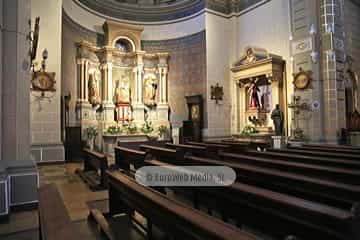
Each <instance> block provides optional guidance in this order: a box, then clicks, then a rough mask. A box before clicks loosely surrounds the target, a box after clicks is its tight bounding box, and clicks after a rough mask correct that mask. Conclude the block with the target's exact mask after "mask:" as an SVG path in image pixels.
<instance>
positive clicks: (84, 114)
mask: <svg viewBox="0 0 360 240" xmlns="http://www.w3.org/2000/svg"><path fill="white" fill-rule="evenodd" d="M88 64H89V63H88V61H87V60H86V59H84V58H79V59H77V71H78V72H77V77H78V80H77V83H78V86H77V87H78V96H77V101H76V121H77V124H79V125H81V126H82V127H85V126H84V124H83V123H84V122H87V121H90V119H91V104H90V103H89V100H88V97H87V92H88V86H87V82H88V80H87V78H88Z"/></svg>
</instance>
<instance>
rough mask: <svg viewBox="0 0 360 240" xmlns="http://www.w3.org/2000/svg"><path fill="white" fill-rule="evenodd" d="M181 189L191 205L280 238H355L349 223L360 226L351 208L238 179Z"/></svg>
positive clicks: (152, 164) (152, 161) (159, 164)
mask: <svg viewBox="0 0 360 240" xmlns="http://www.w3.org/2000/svg"><path fill="white" fill-rule="evenodd" d="M186 158H197V157H186ZM146 162H147V164H149V165H151V166H158V167H162V166H169V165H170V164H167V163H164V162H160V161H158V160H150V161H146ZM178 188H179V187H178ZM178 188H177V189H178ZM183 191H187V192H190V193H187V194H186V196H188V197H189V196H190V197H191V201H192V202H193V204H194V207H197V208H199V206H200V205H202V206H206V207H209V208H211V209H213V210H216V211H217V212H219V213H221V215H222V219H223V220H224V221H227V220H228V219H229V218H231V219H235V220H236V221H237V224H238V225H241V224H247V225H250V226H252V227H256V228H257V229H260V230H262V231H263V232H265V233H267V234H271V235H274V236H276V237H279V238H283V237H284V236H288V235H295V236H299V237H304V239H358V236H357V235H356V233H354V232H356V231H357V229H356V227H354V228H352V227H353V225H352V224H355V225H356V226H359V220H358V219H356V220H355V219H353V216H352V215H351V213H350V211H344V210H341V209H337V208H334V207H331V206H327V205H323V204H320V203H316V202H312V201H308V200H304V199H301V198H297V197H293V196H290V195H287V194H283V193H278V192H275V191H270V190H267V189H263V188H259V187H256V186H252V185H248V184H244V183H240V182H236V183H234V184H233V185H232V186H229V187H221V188H219V187H217V188H202V187H197V188H196V187H186V188H183V189H182V191H180V192H183ZM177 192H179V191H177ZM219 202H221V204H219ZM208 212H209V213H210V214H211V212H212V211H211V210H209V211H208ZM350 222H351V223H350ZM272 223H274V224H272ZM285 226H286V227H285Z"/></svg>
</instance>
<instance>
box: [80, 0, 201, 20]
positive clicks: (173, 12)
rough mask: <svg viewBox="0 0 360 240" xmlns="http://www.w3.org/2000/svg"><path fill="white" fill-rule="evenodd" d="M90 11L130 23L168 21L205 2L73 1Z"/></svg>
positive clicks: (170, 0)
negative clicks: (129, 21)
mask: <svg viewBox="0 0 360 240" xmlns="http://www.w3.org/2000/svg"><path fill="white" fill-rule="evenodd" d="M74 1H75V2H80V3H81V4H82V5H84V6H86V7H88V8H90V9H91V10H93V11H95V12H98V13H100V14H103V15H107V16H110V17H113V18H117V19H125V20H131V21H168V20H175V19H178V18H182V17H186V16H189V15H192V14H194V13H196V12H199V11H200V10H202V9H204V7H205V0H74Z"/></svg>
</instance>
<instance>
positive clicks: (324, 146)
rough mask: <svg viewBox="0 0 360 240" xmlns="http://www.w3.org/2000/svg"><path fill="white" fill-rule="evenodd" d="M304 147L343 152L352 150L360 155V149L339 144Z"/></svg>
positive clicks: (306, 145)
mask: <svg viewBox="0 0 360 240" xmlns="http://www.w3.org/2000/svg"><path fill="white" fill-rule="evenodd" d="M303 146H304V147H319V148H325V149H341V150H352V151H354V152H358V153H360V147H357V146H351V145H337V144H309V143H308V144H304V145H303Z"/></svg>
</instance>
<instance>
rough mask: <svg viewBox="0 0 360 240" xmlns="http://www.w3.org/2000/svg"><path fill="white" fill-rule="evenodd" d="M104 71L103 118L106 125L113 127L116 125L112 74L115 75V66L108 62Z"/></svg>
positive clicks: (104, 66)
mask: <svg viewBox="0 0 360 240" xmlns="http://www.w3.org/2000/svg"><path fill="white" fill-rule="evenodd" d="M103 69H104V78H103V79H105V83H104V85H103V89H104V92H103V93H104V95H103V98H104V99H103V109H104V112H103V116H104V121H105V125H106V126H109V125H113V124H114V120H115V119H114V109H115V105H114V102H113V79H112V73H113V65H112V62H106V63H105V64H104V65H103Z"/></svg>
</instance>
